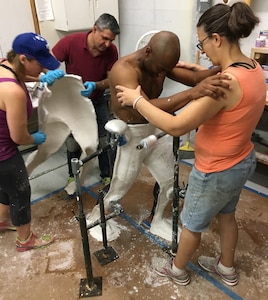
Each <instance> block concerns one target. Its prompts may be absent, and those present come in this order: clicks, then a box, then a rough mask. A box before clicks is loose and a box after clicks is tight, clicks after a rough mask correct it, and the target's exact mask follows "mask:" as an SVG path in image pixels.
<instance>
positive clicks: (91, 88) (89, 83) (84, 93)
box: [80, 81, 96, 97]
mask: <svg viewBox="0 0 268 300" xmlns="http://www.w3.org/2000/svg"><path fill="white" fill-rule="evenodd" d="M84 87H85V88H86V89H85V90H83V91H81V92H80V93H81V95H82V96H84V97H89V96H90V95H91V94H92V92H93V91H94V90H95V89H96V83H95V82H93V81H86V82H84Z"/></svg>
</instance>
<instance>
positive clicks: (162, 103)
mask: <svg viewBox="0 0 268 300" xmlns="http://www.w3.org/2000/svg"><path fill="white" fill-rule="evenodd" d="M192 100H193V98H192V95H191V91H190V90H185V91H182V92H180V93H177V94H174V95H172V96H170V97H164V98H158V99H150V100H149V101H150V103H152V104H153V105H154V106H156V107H159V108H161V109H162V110H164V111H166V112H169V113H173V112H175V111H177V110H178V109H180V108H182V107H183V106H185V105H186V104H187V103H189V102H190V101H192Z"/></svg>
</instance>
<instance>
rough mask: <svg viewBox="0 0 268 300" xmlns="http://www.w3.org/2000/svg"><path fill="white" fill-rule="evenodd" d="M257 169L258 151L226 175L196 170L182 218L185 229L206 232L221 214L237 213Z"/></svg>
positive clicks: (192, 176)
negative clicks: (248, 180) (246, 188)
mask: <svg viewBox="0 0 268 300" xmlns="http://www.w3.org/2000/svg"><path fill="white" fill-rule="evenodd" d="M255 168H256V157H255V151H254V150H252V152H251V153H250V154H249V155H248V156H247V157H246V158H244V159H243V160H242V161H241V162H240V163H238V164H236V165H234V166H233V167H232V168H229V169H227V170H225V171H222V172H215V173H203V172H199V171H198V170H197V169H196V168H195V167H193V169H192V171H191V173H190V176H189V183H188V188H187V191H186V195H185V200H184V206H183V209H182V212H181V214H180V218H181V222H182V225H183V226H185V227H186V228H187V229H188V230H190V231H192V232H202V231H204V230H205V229H206V228H207V227H208V226H209V224H210V221H211V220H212V219H213V218H214V217H215V216H216V215H217V214H228V213H232V212H234V211H235V210H236V206H237V203H238V201H239V197H240V194H241V191H242V188H243V186H244V184H245V183H246V181H247V179H248V178H249V177H250V176H251V175H252V173H253V172H254V170H255Z"/></svg>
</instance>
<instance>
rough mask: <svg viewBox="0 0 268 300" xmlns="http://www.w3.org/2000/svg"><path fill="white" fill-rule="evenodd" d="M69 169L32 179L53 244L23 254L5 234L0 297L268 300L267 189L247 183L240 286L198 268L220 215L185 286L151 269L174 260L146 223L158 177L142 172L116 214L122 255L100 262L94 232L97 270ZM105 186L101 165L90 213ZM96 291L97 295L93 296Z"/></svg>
mask: <svg viewBox="0 0 268 300" xmlns="http://www.w3.org/2000/svg"><path fill="white" fill-rule="evenodd" d="M64 157H65V156H63V157H62V155H61V154H60V153H57V154H56V155H55V157H54V158H53V162H52V165H51V166H50V167H54V168H55V167H56V166H58V165H61V163H62V161H61V160H63V162H64V159H65V158H64ZM55 161H56V162H57V164H56V165H55ZM48 163H49V162H48ZM42 168H44V169H46V168H45V167H44V166H41V167H40V169H38V170H36V174H38V172H41V173H42V170H43V171H44V169H42ZM66 170H67V167H65V166H63V167H60V168H58V169H56V170H54V171H52V172H50V173H46V174H43V175H42V176H41V177H39V178H36V179H32V180H31V186H32V190H33V196H32V197H33V199H32V202H33V205H32V215H33V216H32V219H33V221H32V228H33V230H34V231H35V232H36V233H45V232H46V233H50V234H54V235H55V236H56V241H55V243H53V244H52V245H50V246H49V247H47V248H45V249H40V250H32V251H27V252H24V253H18V252H17V251H16V250H15V247H14V246H15V238H16V233H14V232H4V233H1V234H0V271H1V272H0V291H1V293H0V300H17V299H27V300H36V299H39V300H74V299H79V298H83V294H86V295H85V296H86V297H85V298H92V299H100V300H106V299H107V300H108V299H109V300H127V299H129V300H134V299H137V300H151V299H154V300H157V299H159V300H160V299H161V300H162V299H191V300H192V299H195V300H198V299H202V300H203V299H205V300H208V299H213V300H214V299H248V300H266V299H267V294H268V260H267V255H268V221H267V220H268V196H267V195H268V193H267V194H265V193H266V189H265V188H264V192H261V193H256V192H255V191H253V190H252V187H249V188H245V189H244V190H243V193H242V195H241V201H240V203H239V206H238V211H237V219H238V225H239V243H238V247H237V253H236V265H235V266H236V269H237V271H238V274H239V277H240V282H239V284H238V285H237V286H235V287H228V286H226V285H224V284H223V283H222V282H221V281H220V279H219V278H218V277H217V276H216V275H208V274H207V273H206V272H203V271H202V270H201V269H200V268H199V267H198V266H197V257H198V256H199V255H203V254H207V255H215V254H217V253H218V250H219V241H218V230H217V224H216V220H215V221H213V222H212V224H211V226H210V228H209V230H207V231H206V232H205V233H204V235H203V239H202V243H201V246H200V248H199V250H198V252H197V253H196V254H195V255H194V257H193V259H192V261H191V263H190V264H189V265H188V268H189V272H190V274H191V283H190V285H188V286H186V287H181V286H178V285H176V284H174V283H173V282H171V281H170V280H168V279H165V278H161V277H159V276H158V275H156V274H155V273H154V272H153V269H152V265H151V261H152V258H153V257H168V254H167V252H166V251H165V248H169V247H170V243H168V242H167V241H165V240H162V239H160V238H157V237H156V236H154V235H152V234H150V232H149V231H148V230H147V229H146V228H144V227H143V226H142V225H141V223H142V220H143V219H144V218H145V217H147V216H148V215H149V213H150V209H151V205H152V201H153V195H152V190H153V185H154V180H153V179H152V178H151V176H150V175H149V173H148V172H147V170H145V169H143V170H142V172H141V174H140V175H139V177H138V179H137V181H136V183H135V184H134V186H133V187H132V189H131V190H130V192H129V193H128V194H127V196H126V197H125V198H124V199H123V200H122V205H123V207H124V213H123V214H122V215H120V216H118V217H116V218H114V219H113V220H114V221H115V222H116V223H117V224H119V226H120V228H121V234H120V236H119V237H118V238H117V239H116V240H114V241H112V242H108V247H111V248H112V250H114V251H115V252H116V254H117V255H118V258H117V259H111V262H109V263H107V264H105V265H102V263H101V262H100V261H99V260H98V258H97V257H98V255H97V254H98V253H99V251H101V253H103V249H104V247H103V243H102V242H98V241H96V240H95V239H94V238H93V237H92V236H91V235H90V234H88V239H89V247H90V254H91V255H90V258H91V259H90V261H91V265H92V268H88V267H86V266H88V264H86V263H85V255H84V252H83V246H82V245H83V244H82V239H81V232H80V226H79V222H78V221H77V220H76V219H75V217H74V214H73V212H74V213H75V215H78V202H77V199H75V198H71V199H69V198H67V196H66V193H65V192H64V191H63V188H62V187H63V186H64V183H65V181H66V179H67V176H66V174H67V171H66ZM189 171H190V166H188V165H187V164H185V163H180V184H182V182H184V183H185V182H186V183H187V178H188V174H189ZM57 184H58V185H57ZM253 185H254V183H253ZM100 188H101V185H100V184H99V177H98V168H97V166H96V168H95V169H94V170H92V172H91V174H90V176H89V178H88V181H87V188H86V189H84V190H83V193H82V202H83V207H84V212H85V214H87V213H89V212H90V211H91V209H92V207H93V206H94V205H95V204H96V198H97V194H98V190H99V189H100ZM181 205H182V203H181ZM165 215H166V217H169V218H171V205H170V206H169V205H168V206H167V209H166V211H165ZM109 249H110V248H109ZM87 250H88V249H86V253H87V254H88V252H87ZM168 253H169V252H168ZM86 257H88V255H86ZM86 278H87V279H89V282H90V283H92V282H95V281H97V282H98V285H97V287H96V288H95V287H94V286H93V285H92V286H93V287H92V288H91V289H86V288H85V286H84V284H83V282H84V281H83V279H86ZM81 280H82V281H81ZM81 282H82V286H80V285H81ZM100 284H101V285H100ZM90 286H91V285H90ZM95 294H99V295H98V296H93V295H95Z"/></svg>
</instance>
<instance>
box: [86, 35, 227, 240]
mask: <svg viewBox="0 0 268 300" xmlns="http://www.w3.org/2000/svg"><path fill="white" fill-rule="evenodd" d="M179 58H180V42H179V39H178V37H177V36H176V35H175V34H174V33H172V32H169V31H161V32H159V33H156V34H155V35H154V36H153V37H152V38H151V40H150V41H149V43H148V45H147V46H145V47H144V48H142V49H139V50H137V51H136V52H134V53H132V54H130V55H127V56H125V57H123V58H121V59H119V60H118V61H117V62H116V63H115V64H114V66H113V68H112V69H111V72H110V74H109V85H110V91H111V104H112V110H113V112H114V115H115V116H116V118H118V119H121V120H123V121H125V122H126V123H127V124H128V129H127V132H126V136H127V137H128V139H129V140H128V142H127V143H126V144H125V145H123V146H120V147H118V149H117V156H116V160H115V165H114V170H113V176H112V181H111V185H110V189H109V191H108V193H107V195H106V196H105V198H104V206H105V209H107V208H108V207H109V205H110V206H113V205H114V203H118V202H120V200H121V199H122V197H124V196H125V195H126V193H127V192H128V190H129V189H130V188H131V186H132V185H133V183H134V181H135V179H136V177H137V176H138V174H139V172H140V170H141V167H142V164H144V165H145V166H146V167H147V168H148V170H149V171H150V173H151V174H152V175H153V177H154V178H155V180H156V181H157V183H158V184H159V187H160V189H159V194H158V201H157V206H156V209H155V215H154V218H153V220H152V223H151V227H150V232H151V233H153V234H156V235H158V236H160V237H162V238H164V239H167V240H171V239H172V226H171V220H165V219H164V218H163V211H164V209H165V207H166V205H167V203H168V202H169V201H170V199H171V197H172V191H173V180H174V179H173V177H174V174H173V170H174V169H173V167H174V157H173V149H172V139H171V138H170V136H165V137H163V138H161V139H159V140H157V142H156V144H155V145H154V146H153V147H151V148H149V149H142V150H138V149H136V146H137V145H138V144H139V142H140V141H141V140H142V139H143V138H145V137H147V136H149V135H151V134H156V133H159V130H158V129H157V128H155V127H154V126H153V125H151V124H150V123H148V122H147V120H146V119H144V118H143V117H142V116H141V115H140V114H139V113H138V111H137V110H134V109H132V108H131V107H122V106H121V105H120V103H119V102H118V99H117V97H116V92H117V91H116V89H115V88H114V87H115V86H116V85H118V84H120V85H123V86H126V87H129V88H136V87H137V86H138V85H141V87H142V95H143V96H144V97H145V98H146V99H153V98H158V97H159V96H160V94H161V92H162V89H163V84H164V80H165V78H166V77H169V78H171V79H173V80H176V81H179V82H181V83H184V84H186V85H191V86H193V85H196V84H197V83H198V82H199V81H201V80H202V79H203V78H206V77H207V76H209V75H213V74H216V73H217V72H218V71H219V69H217V68H215V69H212V70H206V71H199V72H194V71H191V70H187V69H184V68H176V67H175V66H176V64H177V62H178V61H179ZM221 79H223V77H222V75H217V76H213V77H211V78H208V79H206V80H205V81H204V82H202V83H201V84H199V85H197V86H195V87H194V88H192V89H189V90H186V91H183V92H181V93H178V94H175V95H173V96H171V97H165V98H161V99H154V100H150V101H151V102H152V103H153V104H154V105H156V106H158V107H160V108H161V109H163V110H165V111H168V112H170V113H172V112H175V111H177V110H178V109H180V108H181V107H183V106H184V105H185V104H187V103H188V102H190V101H191V100H193V99H197V98H199V97H201V96H204V95H209V96H214V97H215V98H217V97H221V96H223V92H222V91H221V89H220V88H219V86H221V87H224V88H228V85H226V84H224V83H223V82H221ZM99 216H100V214H99V207H98V205H97V206H96V207H94V209H93V211H92V213H91V215H90V217H89V219H88V220H89V221H90V222H92V221H95V220H96V219H98V218H99Z"/></svg>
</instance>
